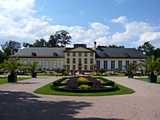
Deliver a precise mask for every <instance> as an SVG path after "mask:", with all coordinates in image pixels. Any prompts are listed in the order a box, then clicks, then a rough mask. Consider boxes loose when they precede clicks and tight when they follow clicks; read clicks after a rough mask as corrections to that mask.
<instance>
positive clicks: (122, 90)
mask: <svg viewBox="0 0 160 120" xmlns="http://www.w3.org/2000/svg"><path fill="white" fill-rule="evenodd" d="M117 85H118V87H119V90H115V91H110V92H93V93H75V92H64V91H63V92H62V91H56V90H54V89H53V87H52V83H49V84H47V85H45V86H42V87H40V88H38V89H37V90H35V91H34V92H35V93H37V94H44V95H61V96H111V95H124V94H132V93H134V91H133V90H132V89H130V88H128V87H125V86H123V85H119V84H117Z"/></svg>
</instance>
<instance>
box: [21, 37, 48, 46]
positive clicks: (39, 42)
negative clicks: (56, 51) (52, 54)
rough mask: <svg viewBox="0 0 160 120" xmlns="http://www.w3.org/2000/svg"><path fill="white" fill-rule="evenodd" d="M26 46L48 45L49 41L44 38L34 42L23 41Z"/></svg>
mask: <svg viewBox="0 0 160 120" xmlns="http://www.w3.org/2000/svg"><path fill="white" fill-rule="evenodd" d="M23 46H24V47H46V46H47V41H46V40H45V39H43V38H41V39H40V40H36V41H35V42H34V43H33V44H30V43H23Z"/></svg>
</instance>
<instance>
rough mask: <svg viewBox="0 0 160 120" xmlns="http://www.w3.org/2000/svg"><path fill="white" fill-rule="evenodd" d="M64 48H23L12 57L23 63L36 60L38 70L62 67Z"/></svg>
mask: <svg viewBox="0 0 160 120" xmlns="http://www.w3.org/2000/svg"><path fill="white" fill-rule="evenodd" d="M64 50H65V48H23V49H20V50H19V51H18V52H17V53H16V54H15V55H13V56H12V57H13V58H19V60H20V61H21V62H23V63H26V64H30V63H32V62H34V61H36V62H38V65H39V69H40V70H57V69H64Z"/></svg>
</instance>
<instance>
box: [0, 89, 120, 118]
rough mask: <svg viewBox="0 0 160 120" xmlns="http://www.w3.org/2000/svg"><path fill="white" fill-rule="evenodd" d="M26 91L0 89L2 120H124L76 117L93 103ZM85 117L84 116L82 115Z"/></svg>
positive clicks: (0, 115) (0, 114) (0, 116)
mask: <svg viewBox="0 0 160 120" xmlns="http://www.w3.org/2000/svg"><path fill="white" fill-rule="evenodd" d="M36 98H40V97H38V96H36V95H33V94H30V93H26V92H10V91H0V120H122V119H114V118H104V119H103V118H74V115H75V114H77V113H79V111H80V110H81V109H82V108H84V107H89V106H91V105H92V104H91V103H88V102H76V101H59V102H57V101H56V102H55V101H41V100H38V99H36ZM82 117H83V116H82Z"/></svg>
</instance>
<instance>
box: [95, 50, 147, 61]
mask: <svg viewBox="0 0 160 120" xmlns="http://www.w3.org/2000/svg"><path fill="white" fill-rule="evenodd" d="M96 57H97V58H141V59H143V58H145V56H144V55H143V54H142V53H141V52H139V51H138V50H137V49H135V48H105V47H101V48H97V49H96Z"/></svg>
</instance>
